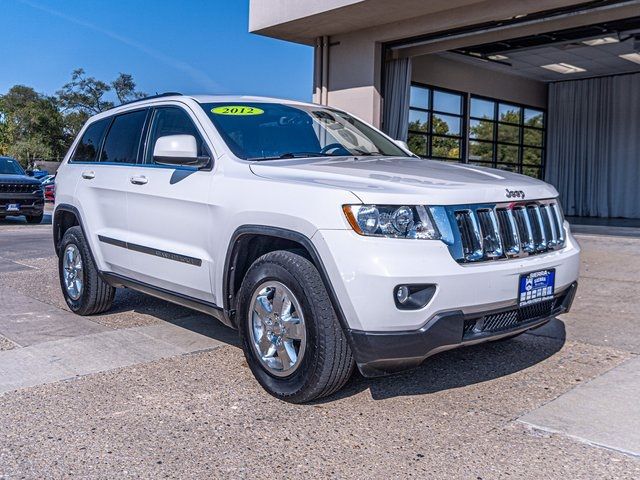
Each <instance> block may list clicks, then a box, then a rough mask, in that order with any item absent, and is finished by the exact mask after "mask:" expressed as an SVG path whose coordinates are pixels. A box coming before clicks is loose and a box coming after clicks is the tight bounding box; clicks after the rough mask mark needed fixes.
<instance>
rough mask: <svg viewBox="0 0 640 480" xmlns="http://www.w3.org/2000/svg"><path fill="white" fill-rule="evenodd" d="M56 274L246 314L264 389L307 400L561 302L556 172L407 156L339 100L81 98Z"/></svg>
mask: <svg viewBox="0 0 640 480" xmlns="http://www.w3.org/2000/svg"><path fill="white" fill-rule="evenodd" d="M56 184H57V190H56V205H55V212H54V220H53V225H54V228H53V231H54V242H55V248H56V252H57V254H58V257H59V271H60V283H61V287H62V291H63V292H64V295H65V298H66V301H67V304H68V305H69V307H70V308H71V310H73V311H74V312H76V313H78V314H80V315H90V314H96V313H100V312H105V311H107V310H109V308H110V307H111V304H112V302H113V299H114V295H115V289H116V288H118V287H128V288H132V289H136V290H139V291H141V292H144V293H147V294H150V295H154V296H156V297H160V298H164V299H167V300H169V301H172V302H175V303H178V304H181V305H185V306H187V307H191V308H193V309H196V310H199V311H202V312H206V313H208V314H211V315H212V316H214V317H216V318H218V319H219V320H220V321H222V322H223V323H225V324H227V325H230V326H232V327H234V328H237V329H238V330H239V332H240V337H241V339H242V345H243V348H244V353H245V356H246V358H247V362H248V364H249V366H250V367H251V370H252V371H253V373H254V375H255V377H256V378H257V380H258V381H259V382H260V384H261V385H262V386H263V387H264V388H265V389H266V390H267V391H268V392H269V393H271V394H272V395H274V396H276V397H278V398H280V399H282V400H286V401H290V402H305V401H309V400H312V399H315V398H319V397H322V396H325V395H329V394H331V393H333V392H335V391H336V390H338V389H339V388H341V387H342V386H343V385H344V383H345V382H346V381H347V379H348V378H349V376H350V375H351V373H352V371H353V369H354V367H355V366H357V367H358V368H359V370H360V372H362V374H363V375H365V376H378V375H385V374H389V373H393V372H397V371H400V370H404V369H407V368H410V367H414V366H417V365H419V364H420V363H421V362H422V361H423V360H424V359H425V358H427V357H429V356H430V355H433V354H435V353H437V352H441V351H444V350H448V349H451V348H455V347H460V346H464V345H470V344H475V343H479V342H484V341H488V340H497V339H502V338H508V337H511V336H514V335H517V334H519V333H522V332H524V331H526V330H529V329H531V328H535V327H539V326H540V325H542V324H544V323H545V322H547V321H548V320H549V319H550V318H552V317H553V316H555V315H557V314H559V313H562V312H566V311H567V310H568V309H569V307H570V306H571V302H572V300H573V297H574V294H575V291H576V287H577V283H576V279H577V277H578V264H579V251H580V249H579V247H578V245H577V244H576V242H575V240H574V239H573V237H572V236H571V234H570V232H569V227H568V224H567V223H566V222H565V221H564V218H563V215H562V211H561V208H560V205H559V203H558V200H557V197H558V193H557V192H556V190H555V189H554V188H553V187H551V186H550V185H547V184H545V183H543V182H541V181H538V180H534V179H532V178H529V177H526V176H522V175H516V174H512V173H508V172H503V171H498V170H491V169H487V168H481V167H474V166H470V165H466V164H448V163H441V162H435V161H429V160H424V159H420V158H417V157H415V156H413V155H412V154H411V153H410V152H409V151H408V150H406V148H405V147H403V146H402V144H399V143H398V142H394V141H393V140H392V139H390V138H389V137H387V136H386V135H384V134H383V133H381V132H379V131H378V130H376V129H375V128H373V127H371V126H369V125H367V124H366V123H364V122H362V121H361V120H359V119H357V118H356V117H354V116H352V115H350V114H348V113H345V112H343V111H340V110H337V109H333V108H330V107H324V106H319V105H312V104H306V103H298V102H293V101H286V100H274V99H266V98H259V97H226V96H225V97H221V96H193V97H190V96H182V95H179V94H170V95H167V94H165V95H159V96H156V97H152V98H147V99H144V100H140V101H136V102H133V103H130V104H127V105H123V106H120V107H117V108H114V109H112V110H109V111H107V112H104V113H101V114H99V115H96V116H95V117H92V118H91V119H90V120H89V121H88V122H87V124H86V125H85V126H84V128H83V129H82V131H81V132H80V134H79V135H78V138H77V139H76V141H75V142H74V144H73V146H72V147H71V149H70V151H69V153H68V154H67V156H66V158H65V160H64V163H63V165H62V166H61V168H60V169H59V170H58V176H57V179H56Z"/></svg>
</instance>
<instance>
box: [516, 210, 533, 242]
mask: <svg viewBox="0 0 640 480" xmlns="http://www.w3.org/2000/svg"><path fill="white" fill-rule="evenodd" d="M513 210H514V212H513V213H514V215H515V217H516V220H517V223H518V230H519V232H520V241H521V242H522V243H521V245H522V250H524V251H525V252H527V253H533V252H535V250H536V247H535V241H534V238H533V228H532V226H531V220H530V219H529V214H528V213H527V208H526V207H517V208H514V209H513Z"/></svg>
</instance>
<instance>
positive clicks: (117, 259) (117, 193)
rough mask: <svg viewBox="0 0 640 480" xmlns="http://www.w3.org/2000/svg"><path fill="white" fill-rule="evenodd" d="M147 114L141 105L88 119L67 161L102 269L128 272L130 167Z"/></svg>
mask: <svg viewBox="0 0 640 480" xmlns="http://www.w3.org/2000/svg"><path fill="white" fill-rule="evenodd" d="M148 113H149V111H148V109H140V110H135V111H131V112H126V113H123V114H120V115H115V116H112V117H108V118H105V119H101V120H98V121H96V122H94V123H92V124H91V125H89V127H87V129H86V131H85V133H84V134H83V136H82V139H81V141H80V142H79V144H78V146H77V147H76V150H75V152H74V154H73V156H72V158H71V160H70V161H69V163H68V166H69V167H68V168H70V169H72V170H74V173H75V176H76V178H78V179H79V180H78V183H77V186H76V192H75V197H76V201H77V206H78V208H79V209H80V210H81V216H82V220H83V222H84V226H85V232H86V233H87V235H90V238H89V239H88V240H89V243H90V245H91V248H92V251H93V252H94V254H95V257H96V260H97V262H98V267H99V268H100V269H101V270H106V271H111V272H115V273H119V274H125V273H126V271H127V264H128V262H129V258H128V252H127V249H126V248H123V245H125V244H126V242H127V238H128V225H127V215H126V211H127V189H128V186H129V175H128V170H129V169H130V168H131V167H132V166H133V165H135V164H136V163H137V161H138V158H139V157H140V154H141V153H140V152H141V148H142V138H143V130H144V127H145V122H146V118H147V114H148Z"/></svg>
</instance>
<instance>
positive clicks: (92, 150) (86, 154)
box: [71, 118, 111, 162]
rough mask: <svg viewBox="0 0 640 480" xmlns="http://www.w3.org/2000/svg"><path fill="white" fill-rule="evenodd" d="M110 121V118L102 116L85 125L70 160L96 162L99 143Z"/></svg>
mask: <svg viewBox="0 0 640 480" xmlns="http://www.w3.org/2000/svg"><path fill="white" fill-rule="evenodd" d="M109 123H111V118H103V119H102V120H98V121H96V122H93V123H92V124H91V125H89V126H88V127H87V129H86V130H85V132H84V133H83V134H82V138H81V139H80V141H79V142H78V146H77V147H76V150H75V152H73V157H71V161H72V162H97V161H98V153H99V150H100V143H101V142H102V138H103V137H104V132H105V130H106V129H107V127H108V126H109Z"/></svg>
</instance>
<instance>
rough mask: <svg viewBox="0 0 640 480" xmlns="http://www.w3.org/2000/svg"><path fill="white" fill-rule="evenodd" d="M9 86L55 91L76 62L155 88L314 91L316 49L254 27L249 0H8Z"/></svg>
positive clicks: (283, 93) (1, 74)
mask: <svg viewBox="0 0 640 480" xmlns="http://www.w3.org/2000/svg"><path fill="white" fill-rule="evenodd" d="M0 2H1V3H2V7H1V8H2V14H1V15H0V18H2V40H1V41H0V59H1V61H0V93H4V92H6V91H7V90H8V89H9V88H10V87H11V86H13V85H15V84H23V85H29V86H32V87H34V88H35V89H36V90H37V91H39V92H42V93H47V94H53V93H55V91H56V90H58V89H59V88H60V87H61V86H62V85H63V84H64V83H66V82H67V81H69V79H70V77H71V72H72V70H74V69H75V68H78V67H83V68H84V69H85V70H86V72H87V74H88V75H91V76H94V77H96V78H99V79H101V80H105V81H110V80H112V79H114V78H115V77H116V76H117V75H118V73H119V72H125V73H130V74H132V75H133V77H134V79H135V81H136V83H137V84H138V87H139V89H140V90H142V91H144V92H146V93H150V94H151V93H156V92H164V91H179V92H182V93H232V94H234V93H235V94H257V95H271V96H277V97H284V98H293V99H297V100H310V99H311V88H312V85H311V84H312V68H313V65H312V63H313V51H312V49H311V48H310V47H307V46H302V45H295V44H291V43H288V42H283V41H280V40H274V39H270V38H266V37H262V36H258V35H253V34H249V33H248V13H249V0H146V1H145V0H0Z"/></svg>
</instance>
